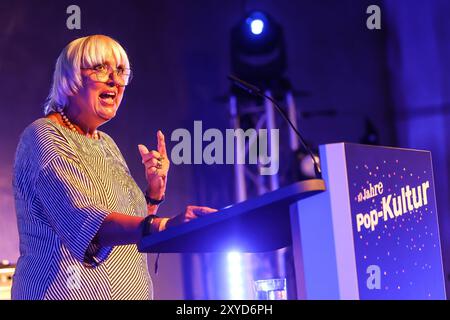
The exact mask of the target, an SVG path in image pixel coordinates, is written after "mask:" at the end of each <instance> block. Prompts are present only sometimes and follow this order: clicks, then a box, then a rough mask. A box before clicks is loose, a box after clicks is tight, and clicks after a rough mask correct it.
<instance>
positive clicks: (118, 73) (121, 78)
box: [81, 64, 133, 87]
mask: <svg viewBox="0 0 450 320" xmlns="http://www.w3.org/2000/svg"><path fill="white" fill-rule="evenodd" d="M81 70H92V71H93V72H92V73H90V74H89V77H90V78H91V79H92V80H94V81H99V82H108V81H109V75H110V73H111V71H112V72H113V73H114V76H115V79H116V82H117V84H118V85H119V86H121V87H125V86H127V85H129V84H130V81H131V79H132V78H133V73H132V72H131V69H127V68H122V67H119V68H117V69H113V68H112V67H111V66H109V65H108V64H99V65H97V66H95V67H91V68H81Z"/></svg>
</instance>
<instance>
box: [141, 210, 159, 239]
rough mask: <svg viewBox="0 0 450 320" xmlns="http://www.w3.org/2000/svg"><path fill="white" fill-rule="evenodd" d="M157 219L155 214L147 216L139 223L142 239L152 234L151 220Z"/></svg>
mask: <svg viewBox="0 0 450 320" xmlns="http://www.w3.org/2000/svg"><path fill="white" fill-rule="evenodd" d="M156 218H159V217H158V216H157V215H156V214H149V215H148V216H146V217H145V218H144V219H143V220H142V222H141V235H142V237H145V236H148V235H149V234H151V233H152V223H153V220H154V219H156Z"/></svg>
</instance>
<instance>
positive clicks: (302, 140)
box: [228, 74, 322, 179]
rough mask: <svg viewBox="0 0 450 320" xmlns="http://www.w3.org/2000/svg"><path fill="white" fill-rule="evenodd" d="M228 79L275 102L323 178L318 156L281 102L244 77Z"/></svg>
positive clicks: (229, 77)
mask: <svg viewBox="0 0 450 320" xmlns="http://www.w3.org/2000/svg"><path fill="white" fill-rule="evenodd" d="M228 79H230V80H231V81H232V82H233V83H234V84H235V85H236V86H238V87H239V88H241V89H243V90H245V91H247V92H248V93H250V94H253V95H256V96H259V97H261V98H263V99H268V100H269V101H271V102H272V103H273V105H274V106H275V109H277V111H278V112H279V113H280V114H281V116H282V117H283V119H284V120H286V122H287V123H288V124H289V126H290V127H291V128H292V130H293V131H294V132H295V134H296V135H297V137H298V139H299V140H300V142H301V143H302V145H303V147H304V148H305V150H306V152H308V154H309V155H310V156H311V159H312V161H313V164H314V172H315V174H316V178H317V179H322V171H321V170H320V166H319V164H318V163H317V161H316V158H315V157H314V154H313V152H312V151H311V148H310V147H309V146H308V144H307V143H306V141H305V139H303V136H302V135H301V133H300V132H299V131H298V129H297V128H296V127H295V126H294V124H293V123H292V121H291V120H290V119H289V117H288V116H287V115H286V113H285V112H284V110H283V109H282V108H281V107H280V105H279V103H278V102H277V101H276V100H275V99H273V98H272V97H270V96H268V95H266V94H264V92H262V90H261V89H259V88H258V87H257V86H255V85H253V84H250V83H248V82H246V81H244V80H242V79H239V78H238V77H236V76H234V75H232V74H230V75H228Z"/></svg>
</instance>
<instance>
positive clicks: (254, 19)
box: [246, 11, 267, 36]
mask: <svg viewBox="0 0 450 320" xmlns="http://www.w3.org/2000/svg"><path fill="white" fill-rule="evenodd" d="M266 21H267V17H266V16H265V15H264V13H262V12H259V11H255V12H252V13H251V14H250V15H249V16H248V18H247V20H246V22H247V25H248V26H249V27H250V32H251V33H252V34H253V35H255V36H258V35H260V34H262V33H263V32H264V27H265V24H266Z"/></svg>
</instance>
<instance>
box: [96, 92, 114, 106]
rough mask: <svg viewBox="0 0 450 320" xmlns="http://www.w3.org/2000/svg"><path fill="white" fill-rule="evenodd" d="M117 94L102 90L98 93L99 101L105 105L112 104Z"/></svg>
mask: <svg viewBox="0 0 450 320" xmlns="http://www.w3.org/2000/svg"><path fill="white" fill-rule="evenodd" d="M116 96H117V94H116V93H115V92H114V91H104V92H102V93H100V95H99V98H100V101H102V102H103V103H105V104H107V105H114V99H115V98H116Z"/></svg>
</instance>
